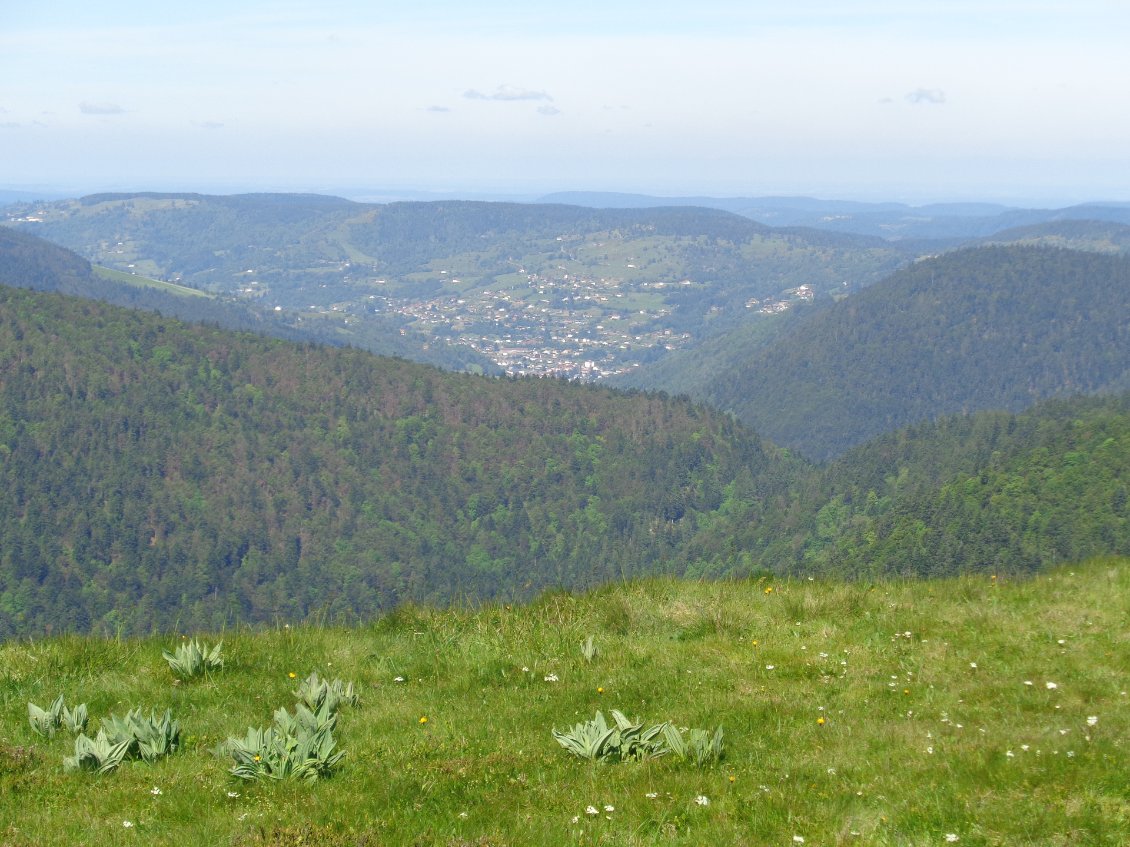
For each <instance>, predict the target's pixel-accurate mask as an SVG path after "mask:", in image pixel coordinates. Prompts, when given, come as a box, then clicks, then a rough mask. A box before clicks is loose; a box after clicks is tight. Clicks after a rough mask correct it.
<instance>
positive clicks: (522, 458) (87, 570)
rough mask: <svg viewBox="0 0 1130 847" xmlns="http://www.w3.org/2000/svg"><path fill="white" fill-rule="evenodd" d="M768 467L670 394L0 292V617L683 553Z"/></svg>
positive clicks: (472, 589) (521, 580)
mask: <svg viewBox="0 0 1130 847" xmlns="http://www.w3.org/2000/svg"><path fill="white" fill-rule="evenodd" d="M776 464H778V460H777V459H775V458H774V457H773V455H772V454H770V453H767V452H766V451H764V450H763V449H762V447H761V446H760V445H759V443H758V442H757V440H756V439H755V438H753V437H752V436H751V435H750V433H748V432H747V431H745V430H744V429H743V428H742V427H740V426H739V425H736V424H735V423H734V422H733V421H732V420H731V419H730V418H729V417H728V416H726V415H723V414H721V413H717V412H712V411H710V410H708V409H705V408H701V407H696V406H693V405H691V403H689V402H687V401H678V400H670V399H666V398H663V397H658V396H645V395H639V394H637V395H633V396H625V395H621V394H617V393H615V392H612V391H610V390H607V389H596V388H586V387H583V386H578V385H571V384H567V383H563V382H560V381H555V380H532V379H528V380H521V381H514V380H498V379H489V378H484V377H471V376H468V375H456V374H450V373H444V372H441V371H438V370H434V369H431V368H428V367H425V366H420V365H415V364H411V363H408V362H404V361H399V360H391V359H381V358H377V357H374V356H372V355H370V354H368V353H364V352H362V351H357V350H343V349H332V348H321V347H313V346H300V345H296V344H290V343H284V342H280V341H275V340H270V339H264V338H260V337H254V336H249V335H243V336H237V335H233V334H230V333H228V332H225V331H221V330H217V329H213V328H208V327H199V326H196V327H192V326H186V325H183V324H180V323H178V322H176V321H171V320H166V319H162V318H160V317H159V316H155V315H151V314H146V313H141V312H129V311H124V310H120V309H117V308H113V307H110V306H106V305H103V304H97V303H93V302H88V301H81V300H75V299H71V298H64V297H60V296H56V295H47V294H41V293H35V292H29V291H24V290H16V289H10V288H4V289H0V539H3V541H2V543H0V630H2V631H0V635H12V634H14V633H17V632H20V633H26V632H43V631H45V630H47V629H49V628H54V629H55V630H57V631H58V630H72V629H73V630H80V631H81V630H87V629H95V630H98V631H107V630H109V631H113V630H115V629H116V628H118V627H122V628H124V629H125V630H126V631H139V630H147V629H149V628H151V627H162V628H165V627H169V626H172V625H173V624H174V623H175V622H177V621H180V622H181V624H182V625H186V624H187V623H188V622H191V623H192V625H194V626H206V625H207V626H223V625H225V624H227V623H230V622H234V621H243V622H256V621H272V620H276V619H288V620H290V619H299V618H302V617H305V616H307V615H309V614H314V613H325V614H327V615H329V616H330V617H332V618H338V617H351V616H368V615H372V614H374V613H375V612H377V611H378V610H380V609H386V608H389V607H390V606H391V605H393V604H395V603H397V602H399V601H401V600H404V599H407V598H415V599H420V600H433V601H453V600H460V599H464V598H468V599H470V598H476V597H494V596H498V597H517V596H527V595H529V594H531V593H533V592H536V591H537V590H539V589H541V588H543V587H546V586H557V585H563V586H584V585H592V584H595V583H598V582H601V581H605V580H609V579H619V578H622V577H627V576H632V575H634V574H640V573H653V572H676V573H677V572H681V571H682V570H683V568H684V566H685V562H686V557H685V556H684V555H683V553H682V550H683V548H684V546H685V545H686V543H687V540H688V538H689V537H690V536H691V535H692V534H693V533H694V531H695V528H696V525H697V521H696V517H697V516H698V515H699V514H705V513H707V512H711V511H714V510H716V509H717V508H718V507H719V505H720V504H721V502H722V500H723V489H724V487H725V486H726V485H727V484H728V483H729V482H730V481H731V480H732V479H734V478H735V477H736V476H737V475H738V474H739V471H742V472H745V473H752V474H754V475H756V476H758V477H760V476H761V474H762V472H763V471H765V470H767V469H768V468H769V467H770V466H773V465H776ZM778 476H779V475H778ZM767 478H774V475H772V474H771V475H769V477H767ZM761 496H763V497H771V496H772V492H770V491H768V490H762V491H761Z"/></svg>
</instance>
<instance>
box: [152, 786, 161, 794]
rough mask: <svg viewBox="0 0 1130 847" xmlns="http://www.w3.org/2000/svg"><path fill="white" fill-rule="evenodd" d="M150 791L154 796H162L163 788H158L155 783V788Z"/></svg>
mask: <svg viewBox="0 0 1130 847" xmlns="http://www.w3.org/2000/svg"><path fill="white" fill-rule="evenodd" d="M149 793H150V794H152V795H153V796H154V797H160V796H161V789H160V788H158V787H157V786H156V785H154V786H153V788H151V789H150V791H149Z"/></svg>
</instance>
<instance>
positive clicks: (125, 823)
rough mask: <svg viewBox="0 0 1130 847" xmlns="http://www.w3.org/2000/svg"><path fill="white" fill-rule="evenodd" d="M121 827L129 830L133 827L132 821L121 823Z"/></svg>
mask: <svg viewBox="0 0 1130 847" xmlns="http://www.w3.org/2000/svg"><path fill="white" fill-rule="evenodd" d="M122 826H124V827H125V828H126V829H129V828H130V827H132V826H133V821H122Z"/></svg>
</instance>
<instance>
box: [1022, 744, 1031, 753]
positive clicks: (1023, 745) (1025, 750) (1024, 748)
mask: <svg viewBox="0 0 1130 847" xmlns="http://www.w3.org/2000/svg"><path fill="white" fill-rule="evenodd" d="M1020 749H1021V750H1023V751H1024V752H1025V753H1027V752H1028V749H1029V748H1028V745H1027V744H1021V745H1020Z"/></svg>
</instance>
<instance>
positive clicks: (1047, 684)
mask: <svg viewBox="0 0 1130 847" xmlns="http://www.w3.org/2000/svg"><path fill="white" fill-rule="evenodd" d="M1044 687H1046V688H1047V689H1048V691H1055V690H1056V689H1057V688H1059V686H1058V685H1056V684H1055V683H1054V682H1045V683H1044Z"/></svg>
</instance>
